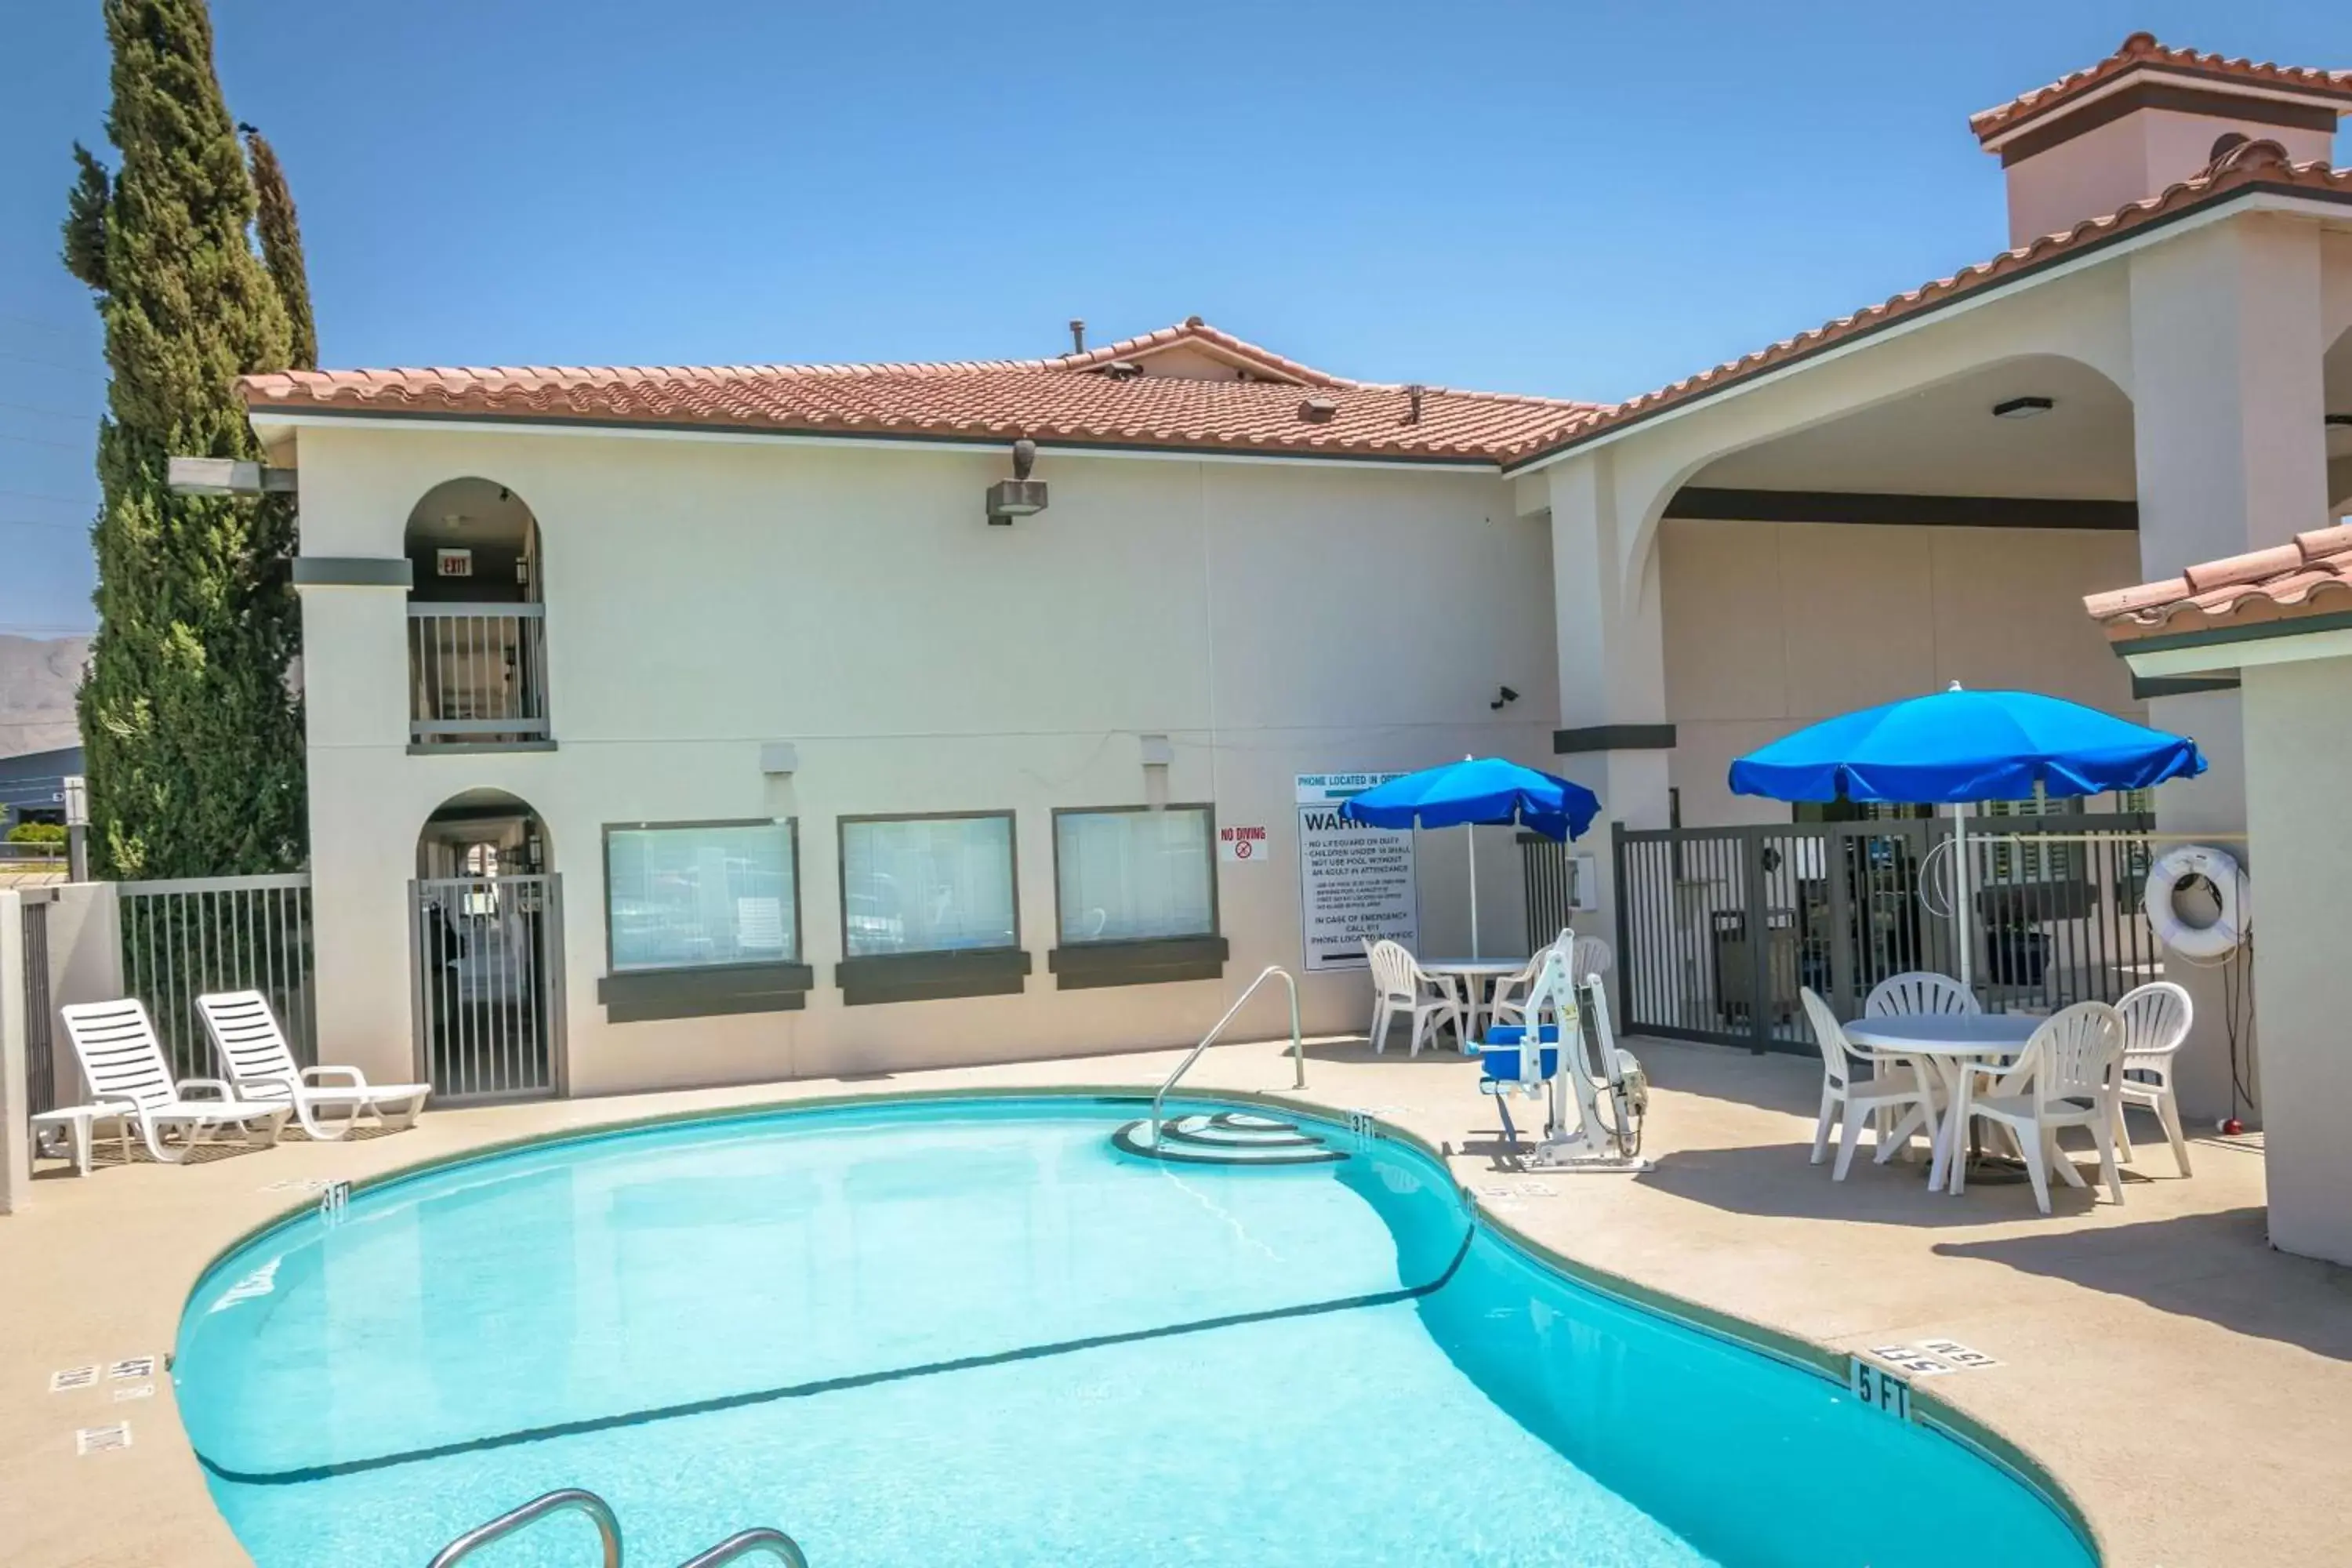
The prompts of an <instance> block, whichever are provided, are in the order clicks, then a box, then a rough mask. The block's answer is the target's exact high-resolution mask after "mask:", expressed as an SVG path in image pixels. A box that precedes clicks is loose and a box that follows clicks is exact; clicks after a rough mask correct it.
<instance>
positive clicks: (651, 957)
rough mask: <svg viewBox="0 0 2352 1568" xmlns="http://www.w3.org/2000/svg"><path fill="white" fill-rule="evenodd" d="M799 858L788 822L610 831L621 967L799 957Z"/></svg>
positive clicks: (607, 891) (613, 916)
mask: <svg viewBox="0 0 2352 1568" xmlns="http://www.w3.org/2000/svg"><path fill="white" fill-rule="evenodd" d="M604 899H605V910H606V919H607V921H608V926H607V929H608V930H609V931H610V932H611V936H612V944H613V971H614V973H616V974H617V973H621V972H622V971H624V970H643V969H687V968H693V967H696V966H698V965H705V964H719V963H794V962H797V961H798V959H799V957H800V930H799V926H800V920H799V900H798V899H797V898H796V897H795V889H794V888H793V827H792V824H791V823H789V822H755V823H727V824H719V825H707V826H696V825H693V824H681V825H678V826H642V827H615V828H613V829H611V830H609V831H608V832H607V833H606V834H605V837H604Z"/></svg>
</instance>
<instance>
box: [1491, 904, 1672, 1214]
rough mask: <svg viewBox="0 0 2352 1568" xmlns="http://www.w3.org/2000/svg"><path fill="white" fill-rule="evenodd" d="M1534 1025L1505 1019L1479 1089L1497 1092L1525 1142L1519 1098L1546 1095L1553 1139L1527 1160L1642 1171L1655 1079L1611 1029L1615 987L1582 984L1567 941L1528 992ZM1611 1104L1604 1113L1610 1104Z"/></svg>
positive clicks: (1547, 1133)
mask: <svg viewBox="0 0 2352 1568" xmlns="http://www.w3.org/2000/svg"><path fill="white" fill-rule="evenodd" d="M1522 1006H1523V1008H1524V1009H1525V1017H1526V1020H1527V1021H1526V1023H1524V1024H1504V1025H1496V1026H1493V1027H1490V1028H1489V1029H1488V1030H1487V1031H1486V1038H1485V1039H1484V1040H1483V1041H1482V1042H1480V1044H1479V1047H1478V1058H1479V1066H1480V1073H1479V1079H1478V1092H1479V1093H1481V1094H1486V1095H1492V1096H1493V1097H1494V1099H1495V1109H1496V1110H1498V1111H1500V1112H1501V1113H1502V1118H1503V1131H1504V1134H1505V1135H1506V1136H1507V1137H1508V1138H1509V1139H1510V1141H1511V1146H1512V1147H1513V1148H1514V1149H1516V1148H1517V1146H1518V1142H1519V1133H1518V1129H1517V1127H1515V1126H1513V1125H1512V1124H1511V1109H1510V1104H1511V1100H1512V1098H1513V1097H1514V1096H1517V1097H1521V1098H1524V1099H1528V1100H1536V1099H1541V1100H1544V1102H1545V1107H1544V1110H1545V1116H1544V1138H1543V1142H1541V1143H1538V1145H1536V1148H1535V1150H1534V1152H1531V1153H1529V1154H1528V1156H1527V1158H1526V1160H1525V1161H1524V1162H1523V1164H1524V1166H1525V1168H1526V1169H1528V1170H1531V1171H1593V1172H1636V1171H1646V1170H1648V1169H1650V1162H1649V1161H1647V1160H1645V1159H1643V1158H1642V1118H1643V1115H1644V1114H1645V1113H1646V1112H1647V1111H1648V1110H1649V1103H1650V1082H1649V1079H1648V1078H1647V1077H1646V1076H1644V1075H1643V1071H1642V1064H1641V1063H1640V1062H1639V1061H1638V1060H1636V1059H1635V1058H1634V1057H1633V1053H1632V1052H1630V1051H1621V1050H1619V1049H1618V1048H1617V1042H1616V1039H1615V1037H1614V1035H1613V1034H1612V1030H1611V1028H1610V1026H1609V994H1608V990H1607V988H1606V986H1605V985H1604V984H1602V981H1601V977H1600V976H1599V975H1597V974H1596V975H1594V976H1592V977H1591V979H1589V980H1587V981H1586V982H1585V983H1584V984H1583V985H1581V986H1579V985H1578V984H1576V982H1575V981H1574V980H1573V979H1572V978H1571V977H1570V971H1569V965H1568V961H1567V957H1566V955H1565V954H1563V953H1562V952H1560V950H1559V948H1557V947H1555V948H1554V949H1552V951H1551V952H1550V953H1549V954H1548V955H1547V956H1546V958H1545V959H1544V963H1543V967H1542V969H1541V970H1540V971H1539V972H1538V973H1537V975H1536V978H1535V984H1533V985H1532V986H1531V987H1530V988H1529V989H1528V995H1527V1000H1526V1001H1525V1002H1524V1003H1523V1004H1522ZM1570 1089H1573V1090H1574V1091H1575V1094H1576V1123H1575V1127H1574V1130H1573V1131H1570V1127H1569V1124H1568V1096H1569V1092H1570ZM1604 1100H1605V1101H1606V1102H1607V1106H1608V1110H1607V1113H1606V1114H1605V1115H1604V1114H1603V1112H1602V1109H1601V1108H1602V1102H1603V1101H1604Z"/></svg>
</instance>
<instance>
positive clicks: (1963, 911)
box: [1952, 801, 1976, 992]
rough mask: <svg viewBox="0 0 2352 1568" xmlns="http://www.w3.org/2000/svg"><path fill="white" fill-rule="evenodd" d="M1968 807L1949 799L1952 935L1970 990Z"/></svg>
mask: <svg viewBox="0 0 2352 1568" xmlns="http://www.w3.org/2000/svg"><path fill="white" fill-rule="evenodd" d="M1967 811H1968V807H1967V806H1965V805H1962V804H1960V803H1959V802H1958V801H1954V802H1953V803H1952V858H1953V861H1954V862H1955V864H1954V866H1953V868H1952V885H1953V886H1954V887H1955V888H1957V889H1959V891H1958V895H1957V896H1956V897H1955V898H1954V899H1953V900H1952V935H1953V938H1954V940H1956V941H1957V942H1958V943H1959V944H1960V984H1962V985H1964V986H1967V987H1968V988H1969V990H1970V991H1971V992H1973V991H1974V990H1975V989H1976V979H1975V974H1974V969H1975V948H1976V943H1975V942H1974V941H1973V940H1971V939H1970V937H1969V921H1970V918H1971V917H1972V916H1973V915H1974V913H1975V911H1976V900H1975V899H1974V898H1973V897H1971V896H1970V895H1969V882H1970V881H1971V880H1972V879H1973V876H1972V872H1973V868H1972V867H1971V866H1970V865H1969V819H1968V817H1967V816H1966V815H1965V814H1966V813H1967Z"/></svg>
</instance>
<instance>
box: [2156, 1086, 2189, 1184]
mask: <svg viewBox="0 0 2352 1568" xmlns="http://www.w3.org/2000/svg"><path fill="white" fill-rule="evenodd" d="M2156 1114H2157V1116H2158V1119H2159V1120H2161V1121H2163V1123H2164V1135H2165V1137H2166V1138H2168V1139H2169V1140H2170V1141H2171V1143H2172V1157H2173V1159H2174V1160H2176V1161H2177V1162H2179V1165H2180V1173H2181V1174H2182V1175H2184V1176H2185V1175H2187V1174H2189V1140H2188V1139H2187V1138H2186V1137H2185V1136H2183V1135H2182V1133H2181V1131H2180V1101H2179V1100H2176V1099H2174V1098H2173V1095H2172V1086H2171V1085H2170V1084H2167V1085H2165V1088H2164V1097H2163V1098H2162V1099H2161V1100H2158V1101H2157V1102H2156Z"/></svg>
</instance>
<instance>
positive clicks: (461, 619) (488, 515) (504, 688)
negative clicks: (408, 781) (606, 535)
mask: <svg viewBox="0 0 2352 1568" xmlns="http://www.w3.org/2000/svg"><path fill="white" fill-rule="evenodd" d="M539 548H540V547H539V520H538V519H537V518H536V517H534V516H533V515H532V513H531V510H530V506H529V505H528V504H526V503H525V502H524V500H522V498H521V497H520V496H519V495H517V494H515V492H514V491H513V490H512V489H509V488H508V487H507V486H505V485H503V484H500V483H499V481H497V480H496V479H472V478H468V479H449V480H446V481H445V482H443V483H441V484H437V485H436V486H434V487H433V488H432V489H429V490H427V491H425V494H424V495H423V496H422V497H421V498H419V499H418V500H417V502H416V504H415V506H414V507H413V508H411V509H410V510H409V514H408V524H407V527H406V529H405V531H404V533H403V536H402V543H401V549H402V552H403V553H404V554H405V555H406V556H407V558H408V570H409V590H408V666H409V675H410V692H409V739H410V741H411V742H412V743H414V744H416V745H419V746H436V747H442V746H469V747H474V748H477V749H479V748H484V747H498V748H512V747H522V746H534V745H539V746H543V745H545V744H546V743H547V742H548V740H549V738H550V737H549V728H548V712H547V647H546V637H545V634H544V629H543V628H544V626H545V622H544V619H543V617H542V615H541V604H540V575H541V571H540V552H539Z"/></svg>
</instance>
